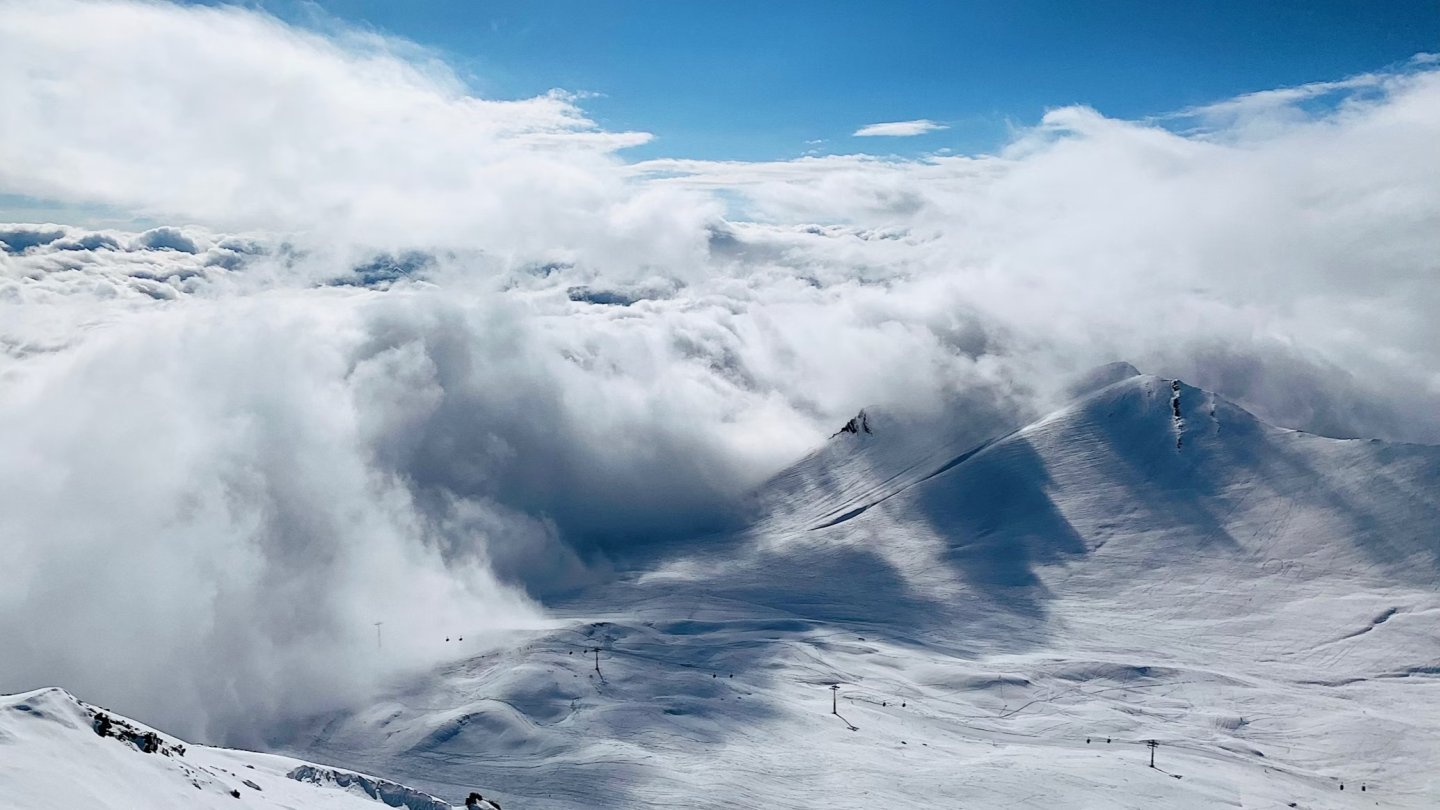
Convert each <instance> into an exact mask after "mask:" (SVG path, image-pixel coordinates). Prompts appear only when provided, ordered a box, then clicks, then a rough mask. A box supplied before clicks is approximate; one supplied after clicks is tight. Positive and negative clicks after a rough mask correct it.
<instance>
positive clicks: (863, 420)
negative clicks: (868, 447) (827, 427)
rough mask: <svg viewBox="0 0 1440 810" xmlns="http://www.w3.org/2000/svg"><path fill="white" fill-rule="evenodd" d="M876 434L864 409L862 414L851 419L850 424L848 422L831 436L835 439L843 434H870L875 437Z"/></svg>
mask: <svg viewBox="0 0 1440 810" xmlns="http://www.w3.org/2000/svg"><path fill="white" fill-rule="evenodd" d="M874 432H875V431H873V430H871V429H870V417H869V416H867V415H866V414H865V411H864V409H861V411H860V413H857V414H855V416H853V417H851V419H850V421H849V422H846V423H845V424H844V426H842V427H841V428H840V429H839V430H837V431H835V432H834V433H832V434H830V438H832V439H833V438H835V437H836V436H839V435H840V434H841V433H855V434H860V433H869V434H872V435H873V434H874Z"/></svg>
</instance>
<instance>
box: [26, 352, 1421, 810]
mask: <svg viewBox="0 0 1440 810" xmlns="http://www.w3.org/2000/svg"><path fill="white" fill-rule="evenodd" d="M1132 372H1133V369H1129V368H1128V367H1124V366H1116V367H1110V368H1109V369H1107V370H1104V371H1103V372H1102V373H1100V374H1099V375H1097V376H1096V377H1095V378H1093V379H1092V380H1090V381H1089V382H1088V383H1087V384H1086V385H1084V386H1082V387H1081V388H1080V390H1079V391H1078V392H1077V393H1081V394H1082V395H1081V396H1080V398H1079V399H1077V400H1076V401H1075V402H1074V403H1073V404H1071V405H1070V406H1069V407H1066V408H1064V409H1062V410H1060V411H1058V412H1056V413H1054V414H1052V415H1050V416H1049V417H1047V418H1045V419H1042V420H1040V421H1038V422H1035V423H1034V424H1030V425H1026V426H996V425H994V424H972V423H968V422H967V421H966V420H965V418H964V416H965V415H964V414H950V415H947V416H946V417H944V418H942V419H940V420H937V421H935V422H933V423H917V422H913V421H911V422H905V421H902V420H899V419H895V418H892V417H890V416H888V415H886V414H883V413H867V414H865V416H864V418H863V419H858V420H857V421H856V422H855V423H853V427H854V429H853V430H850V431H841V432H839V433H837V434H836V435H835V436H834V437H832V438H831V439H830V440H829V442H827V444H826V445H825V446H824V447H822V448H820V449H819V450H818V451H817V452H816V453H814V454H812V455H811V456H809V457H807V458H805V459H803V460H801V461H800V462H798V463H797V464H796V465H795V466H793V467H792V468H790V469H788V470H786V471H784V472H782V473H781V474H780V475H778V476H776V477H775V478H774V479H773V480H771V481H770V482H769V483H767V484H766V485H765V486H764V487H763V488H762V489H761V491H760V492H758V493H757V494H756V503H757V504H759V506H760V514H759V515H758V517H757V518H756V520H755V521H754V523H753V524H752V525H751V526H749V527H748V528H747V529H745V530H743V531H740V532H737V533H734V534H731V535H726V536H715V537H705V538H698V539H696V540H695V541H693V542H692V543H690V544H687V545H684V546H683V547H679V548H673V549H669V550H667V553H666V555H665V556H663V557H656V558H654V559H651V560H648V561H646V562H644V563H643V564H639V565H637V566H636V567H635V568H634V569H633V570H629V571H627V572H625V573H623V574H622V575H620V576H617V577H616V578H615V579H614V581H612V582H610V583H607V584H605V585H603V586H599V587H594V588H592V589H590V590H589V591H587V592H585V593H583V594H580V595H578V596H575V597H574V598H573V599H571V600H570V601H569V602H566V603H564V604H559V605H553V606H552V608H553V610H554V612H555V614H556V616H557V617H558V618H557V624H556V626H555V628H554V629H551V630H546V631H537V632H535V633H533V634H527V635H524V636H519V637H516V639H515V641H514V643H512V644H510V645H509V646H507V647H505V648H504V649H500V650H494V649H491V650H487V651H484V652H480V651H479V650H478V648H476V649H475V651H474V652H473V654H470V655H461V656H460V657H458V658H457V660H455V661H453V662H452V663H450V664H449V665H447V666H444V667H442V668H440V669H438V670H436V671H434V672H432V673H429V674H428V675H426V676H424V677H420V678H416V679H414V680H411V681H408V682H405V683H400V684H396V685H395V686H394V688H393V689H392V690H391V691H390V692H389V693H388V694H387V695H385V696H384V697H383V699H381V700H379V701H377V702H376V703H374V704H373V705H370V706H367V707H364V708H362V709H359V710H355V711H348V712H339V713H334V714H331V715H327V716H323V717H317V718H314V720H313V721H312V722H308V723H301V724H298V725H297V726H296V727H295V728H293V729H290V730H289V737H288V740H286V741H285V746H284V748H285V749H286V750H287V751H288V752H289V753H292V754H295V755H297V756H302V757H304V758H306V759H314V760H321V761H329V762H338V763H342V764H344V765H345V767H347V768H354V769H357V770H359V771H364V772H377V773H387V774H391V775H393V776H395V777H396V778H399V779H401V780H402V781H404V782H406V783H408V784H413V785H416V786H418V787H420V788H421V789H423V790H425V791H427V792H429V793H431V794H434V795H436V796H441V797H443V798H445V799H448V800H450V801H459V800H461V799H462V798H463V797H464V796H465V795H466V794H467V793H468V792H469V791H470V790H472V789H474V787H475V786H477V785H481V786H484V788H485V793H486V794H487V796H488V795H490V794H492V793H493V794H494V795H495V797H496V798H498V800H499V801H500V802H501V803H503V804H504V805H505V806H506V807H509V808H511V810H515V808H517V807H521V808H596V807H600V808H608V807H614V808H628V807H673V808H737V807H746V808H748V807H767V808H812V807H854V806H867V807H868V806H887V807H960V806H963V807H970V808H988V807H997V808H998V807H1032V808H1050V807H1093V808H1155V807H1167V808H1172V807H1173V808H1210V807H1300V808H1306V807H1309V808H1315V807H1325V808H1329V807H1337V808H1342V807H1375V806H1380V807H1407V808H1427V807H1435V806H1440V768H1437V767H1436V765H1435V763H1437V762H1440V636H1437V633H1436V620H1437V619H1440V586H1437V582H1440V541H1437V534H1436V529H1435V527H1436V526H1437V525H1440V494H1437V493H1440V448H1436V447H1426V446H1413V445H1394V444H1385V443H1382V442H1372V441H1355V440H1345V441H1342V440H1335V439H1327V438H1323V437H1318V436H1313V435H1307V434H1303V433H1298V432H1295V431H1288V430H1282V429H1278V428H1275V427H1272V426H1269V425H1266V424H1263V423H1262V422H1260V421H1258V420H1257V419H1255V418H1254V417H1253V416H1251V415H1250V414H1248V413H1246V412H1245V411H1244V410H1242V409H1240V408H1238V407H1237V406H1235V405H1233V404H1231V403H1228V402H1226V401H1225V400H1223V399H1222V398H1220V397H1216V396H1214V395H1212V394H1210V393H1207V392H1205V391H1201V390H1198V389H1195V388H1192V387H1189V386H1186V385H1184V384H1183V383H1179V382H1176V381H1171V380H1166V379H1161V378H1158V377H1150V376H1141V375H1137V374H1133V373H1132ZM867 426H868V428H869V430H866V427H867ZM478 621H480V620H477V623H478ZM832 686H838V687H839V689H838V691H835V692H833V693H832V689H831V687H832ZM832 701H834V702H833V704H832ZM22 705H23V706H24V707H25V708H21V706H22ZM832 705H833V707H834V709H833V710H832ZM92 722H93V720H92V719H91V718H90V710H89V709H88V708H86V707H84V706H83V704H79V703H78V702H76V701H74V699H73V698H70V697H69V696H68V695H64V693H61V692H58V691H48V692H40V693H31V694H29V695H24V696H19V697H18V698H11V699H8V700H7V702H6V703H4V704H3V707H0V806H15V807H25V808H31V807H50V806H72V805H75V804H81V805H93V806H115V807H126V806H145V807H168V806H176V807H205V806H210V805H211V804H218V805H220V806H232V805H230V804H228V802H233V801H234V798H233V797H231V796H230V794H229V793H228V791H230V790H237V789H238V790H239V791H240V792H241V795H242V798H243V799H244V800H245V801H246V802H249V803H251V804H255V803H259V804H260V806H276V807H299V806H304V807H330V806H335V807H352V806H353V807H360V806H366V805H365V803H367V802H371V804H369V805H368V806H374V805H373V801H372V800H371V799H370V798H369V797H368V796H366V795H365V791H364V785H365V784H369V785H371V786H372V792H375V793H382V791H380V790H379V789H375V788H374V786H375V785H377V784H379V783H378V782H377V781H375V780H369V781H366V782H359V781H357V780H359V779H361V777H355V776H350V775H348V772H340V771H334V770H333V769H330V770H327V769H318V766H317V769H316V770H305V766H304V764H303V763H302V762H300V761H299V760H295V759H289V758H285V757H276V756H268V755H261V754H245V753H241V752H233V751H221V750H216V749H204V748H198V747H195V748H190V749H188V750H187V752H186V755H185V756H184V757H183V758H180V757H173V756H172V757H166V756H164V755H163V754H148V755H147V754H143V753H140V752H138V751H137V750H135V748H134V746H132V745H130V744H127V743H123V742H120V741H117V740H114V739H104V738H101V737H100V736H97V735H96V734H94V733H93V732H92V730H91V729H92V727H93V726H92V725H91V724H92ZM142 728H143V727H142ZM1148 740H1155V741H1156V742H1157V744H1158V747H1157V748H1156V750H1155V752H1154V753H1155V764H1156V766H1157V767H1155V768H1151V767H1149V766H1148V762H1149V759H1148V758H1149V756H1150V750H1149V748H1148V746H1147V744H1146V741H1148ZM297 769H298V770H297ZM36 774H45V778H43V779H37V778H36V776H35V775H36ZM290 774H295V775H299V776H302V777H316V778H317V779H318V781H319V782H320V783H321V784H320V785H318V786H317V785H314V784H302V783H301V782H298V781H295V780H294V779H292V778H289V777H288V776H287V775H290ZM342 774H347V775H343V776H342ZM243 779H250V780H251V781H253V782H255V783H256V784H257V785H259V786H260V788H262V789H261V790H254V789H250V788H248V787H246V786H244V785H243V782H241V781H239V780H243ZM366 779H368V778H366ZM342 782H344V783H348V784H350V785H351V787H350V788H349V790H348V792H347V791H346V790H340V789H336V788H337V787H338V786H339V785H340V784H341V783H342ZM387 789H388V790H404V789H401V788H399V786H398V785H393V783H392V787H391V788H387ZM397 795H398V794H397ZM404 795H407V796H409V795H413V796H416V797H417V801H430V799H429V798H428V797H423V796H421V794H413V793H406V794H404ZM142 797H143V799H144V800H143V801H141V798H142ZM382 798H383V796H382ZM7 802H8V803H9V804H7ZM266 802H269V803H270V804H268V805H267V804H266ZM235 806H238V805H235Z"/></svg>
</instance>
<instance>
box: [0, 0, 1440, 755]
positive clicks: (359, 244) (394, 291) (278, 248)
mask: <svg viewBox="0 0 1440 810" xmlns="http://www.w3.org/2000/svg"><path fill="white" fill-rule="evenodd" d="M0 39H3V41H5V42H6V43H7V47H6V48H5V49H3V51H0V106H3V107H4V109H6V111H7V114H6V115H5V116H4V117H3V118H0V190H3V191H6V192H9V193H20V194H27V195H33V196H39V197H46V198H50V199H57V200H65V201H73V202H76V203H82V202H84V203H103V204H106V205H111V206H119V207H123V208H125V209H126V210H132V211H136V212H138V213H142V214H144V215H146V216H149V217H152V218H155V219H157V220H160V221H166V222H174V223H197V224H186V225H183V226H176V227H162V228H156V229H152V230H149V231H145V232H139V233H131V232H119V231H106V230H93V229H86V228H79V227H74V226H67V225H11V226H0V243H3V249H0V424H3V425H5V429H4V430H0V458H4V459H6V463H5V464H4V466H3V467H0V556H3V558H4V559H5V560H6V561H7V565H6V569H7V574H6V577H7V583H6V584H7V587H6V588H4V589H0V638H3V639H6V643H7V654H6V655H5V656H3V657H0V691H15V690H18V689H25V688H30V687H34V686H40V685H45V684H49V683H60V684H62V685H65V686H67V687H69V688H71V689H73V690H75V691H77V692H79V693H80V694H82V695H85V696H86V697H88V698H92V699H95V700H99V701H103V702H109V703H111V704H114V706H115V708H116V709H117V710H120V711H127V712H133V713H136V714H139V715H141V716H144V717H147V718H153V719H154V720H155V721H156V722H157V723H159V724H160V725H162V726H164V727H168V728H172V729H173V730H175V731H176V732H180V733H185V734H190V735H192V736H195V737H198V738H203V739H209V740H217V741H228V742H246V741H252V742H253V741H255V740H257V739H260V738H263V736H264V735H265V734H266V733H267V732H268V731H269V730H272V729H274V728H276V727H277V726H278V725H279V724H281V723H283V721H284V720H285V718H287V717H292V716H294V715H296V714H299V713H304V712H308V711H315V710H318V709H323V708H326V707H328V706H333V705H337V704H338V703H340V702H345V701H349V700H357V699H360V698H362V697H363V695H364V694H366V692H367V691H368V690H369V689H371V688H373V686H374V685H375V684H376V683H378V682H379V681H381V680H383V679H385V678H387V677H391V676H393V675H394V674H395V673H396V672H397V671H398V670H401V669H404V668H407V667H418V666H425V665H428V664H430V663H433V662H435V661H438V660H443V658H444V657H445V656H447V655H453V654H454V652H453V647H448V648H447V647H446V646H445V643H444V641H443V638H444V637H445V636H446V635H450V634H451V633H452V631H453V632H454V633H455V634H457V635H458V634H459V633H462V632H463V633H466V634H468V635H467V638H478V637H480V636H481V635H483V634H484V633H486V632H498V631H502V630H504V629H506V628H514V627H523V626H527V625H530V624H533V623H535V622H537V621H542V620H543V616H544V607H543V604H544V602H545V600H546V599H548V598H549V597H550V596H551V595H553V594H555V593H559V592H562V591H564V590H566V589H569V588H574V587H577V586H580V585H583V584H584V583H586V582H588V581H591V580H593V579H595V578H599V577H603V576H605V575H606V572H607V571H608V570H609V569H610V568H611V567H612V566H614V565H617V564H625V563H626V562H627V560H631V559H634V558H635V557H636V556H637V555H642V554H659V553H664V550H665V549H666V548H667V546H668V544H669V543H670V542H671V541H673V540H674V539H675V538H679V537H684V536H688V535H692V534H695V533H697V532H702V531H710V530H714V529H717V528H723V527H724V526H726V525H728V524H730V523H732V522H734V521H736V520H739V519H741V518H742V517H743V512H742V509H743V504H744V499H743V495H744V493H745V492H746V491H747V490H748V489H749V488H751V487H753V486H754V485H755V484H756V483H758V482H760V481H761V480H763V479H764V478H765V477H766V476H767V475H769V474H771V473H773V472H774V471H775V470H777V469H778V468H780V467H781V466H783V465H785V464H786V463H788V462H790V461H792V460H793V459H795V458H796V457H798V456H799V455H801V454H803V453H805V452H806V451H807V450H808V449H810V448H812V447H814V446H815V445H816V443H818V442H820V441H822V440H823V439H824V437H825V436H826V435H828V434H829V433H831V432H833V431H834V429H835V428H836V427H838V426H839V425H840V424H841V423H843V422H844V421H845V419H847V418H848V417H849V416H850V415H852V414H853V412H854V411H855V410H857V409H858V408H860V407H863V406H886V407H890V408H895V409H900V410H904V411H910V412H914V413H922V414H923V413H934V412H937V411H940V410H942V409H947V408H954V407H962V406H960V405H957V404H956V403H964V405H963V407H965V408H974V409H983V410H984V412H985V418H997V416H996V415H997V414H998V415H1000V416H1001V417H1003V418H1005V419H1007V420H1010V421H1014V422H1020V421H1024V420H1025V419H1028V418H1031V417H1033V416H1035V415H1038V414H1041V413H1043V412H1044V411H1045V410H1046V409H1047V408H1050V407H1053V406H1054V405H1056V404H1058V403H1059V402H1060V401H1061V400H1062V399H1063V396H1064V391H1065V388H1066V384H1067V382H1068V381H1069V379H1070V378H1071V377H1072V376H1073V375H1074V374H1075V373H1077V372H1079V371H1083V370H1084V369H1086V368H1088V367H1090V366H1093V365H1098V364H1101V363H1104V362H1109V361H1111V360H1115V359H1126V360H1130V361H1131V362H1134V363H1135V364H1136V365H1138V366H1139V367H1141V368H1142V369H1143V370H1146V371H1152V372H1156V373H1162V374H1170V375H1178V376H1183V377H1185V378H1186V379H1187V380H1188V381H1190V382H1192V383H1195V384H1199V385H1202V386H1206V387H1210V388H1213V389H1216V390H1218V391H1220V392H1222V393H1225V394H1227V395H1229V396H1231V397H1232V398H1235V399H1238V400H1239V401H1240V402H1242V403H1243V404H1245V405H1246V406H1248V407H1251V408H1252V409H1255V410H1256V411H1258V412H1260V413H1261V414H1262V415H1263V416H1265V417H1267V418H1269V419H1271V420H1272V421H1275V422H1277V423H1279V424H1282V425H1286V426H1290V427H1296V428H1302V429H1308V430H1316V431H1319V432H1324V433H1328V434H1332V435H1346V436H1376V437H1383V438H1391V439H1400V440H1407V441H1425V442H1440V356H1437V352H1436V350H1435V347H1436V346H1440V318H1437V317H1436V316H1437V314H1440V285H1437V284H1436V283H1435V281H1436V278H1437V275H1440V266H1437V259H1436V257H1437V256H1440V152H1437V150H1436V149H1435V148H1434V144H1436V143H1440V71H1437V70H1436V67H1435V65H1434V64H1433V62H1426V61H1423V60H1421V61H1417V62H1416V63H1414V64H1412V65H1408V66H1404V67H1402V68H1400V69H1396V70H1394V71H1390V72H1386V73H1377V74H1373V75H1369V76H1366V77H1360V78H1357V79H1349V80H1344V81H1337V82H1333V83H1327V84H1326V85H1324V86H1313V87H1309V88H1289V89H1278V90H1277V91H1275V92H1271V93H1266V94H1256V95H1253V96H1247V97H1245V98H1242V99H1235V100H1230V101H1222V102H1220V103H1217V104H1216V105H1213V106H1212V107H1209V108H1205V109H1201V110H1189V111H1185V112H1184V113H1183V115H1182V116H1180V117H1177V118H1172V119H1167V120H1164V121H1162V122H1159V123H1157V122H1152V121H1125V120H1117V119H1113V118H1108V117H1106V116H1104V115H1103V114H1101V113H1099V112H1097V111H1095V110H1091V109H1087V108H1083V107H1063V108H1059V109H1056V110H1053V111H1052V112H1050V113H1049V114H1047V115H1046V117H1045V118H1044V120H1042V121H1041V122H1040V123H1039V124H1037V125H1036V126H1034V127H1032V128H1030V129H1027V130H1024V131H1022V132H1019V133H1017V135H1016V137H1015V139H1014V141H1013V142H1012V143H1011V144H1009V145H1008V147H1007V148H1006V149H1004V150H1003V151H1001V152H1000V153H999V154H996V155H993V156H981V157H960V156H933V157H929V158H925V159H920V160H911V161H905V160H893V159H880V158H875V157H870V156H865V155H830V156H823V157H810V158H805V159H800V160H794V161H781V162H772V163H724V162H703V161H688V160H678V159H675V160H657V161H648V162H645V163H641V164H634V165H627V164H626V163H624V162H623V161H622V160H620V159H619V158H618V157H617V150H619V149H622V148H623V147H624V146H625V145H627V144H633V143H637V142H640V141H642V140H643V139H644V138H645V137H646V136H645V135H644V134H637V133H611V132H606V131H604V130H602V129H600V128H599V127H597V126H595V125H594V124H593V123H591V122H590V121H589V120H588V119H586V117H585V115H584V113H583V111H582V109H581V107H580V100H577V99H574V98H571V97H569V96H567V95H565V94H563V93H558V92H557V93H552V94H549V95H546V96H542V97H539V98H535V99H527V100H518V101H493V100H486V99H480V98H476V97H474V96H473V95H472V94H470V93H469V92H468V91H467V90H466V88H465V87H464V85H463V83H462V82H460V81H459V80H458V79H457V78H456V77H455V75H454V74H453V73H452V72H451V71H450V70H448V69H447V68H446V67H445V66H444V65H443V63H441V62H439V61H438V60H436V59H435V58H434V56H433V55H430V54H427V53H425V52H423V51H421V50H420V49H418V48H416V47H415V46H413V45H409V44H407V43H401V42H395V41H391V40H387V39H384V38H381V37H377V36H375V35H372V34H361V33H355V32H346V31H340V32H331V33H327V34H321V33H316V32H314V31H305V30H299V29H296V28H293V27H290V26H287V25H285V24H282V23H280V22H278V21H276V20H274V19H272V18H269V17H266V16H263V15H260V14H257V13H255V12H252V11H247V10H240V9H234V8H219V9H214V8H190V7H174V6H165V5H155V4H148V3H142V4H137V3H118V2H104V3H69V2H41V3H25V4H20V3H10V4H3V5H0ZM1317 100H1323V101H1324V103H1317ZM1162 123H1163V124H1164V126H1161V124H1162ZM377 621H383V622H384V625H383V626H382V628H381V629H382V633H383V635H384V648H383V651H382V650H377V644H376V638H375V626H374V622H377Z"/></svg>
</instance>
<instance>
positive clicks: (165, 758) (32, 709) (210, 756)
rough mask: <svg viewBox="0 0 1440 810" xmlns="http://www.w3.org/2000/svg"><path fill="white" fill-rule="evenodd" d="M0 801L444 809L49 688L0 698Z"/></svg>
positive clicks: (157, 808)
mask: <svg viewBox="0 0 1440 810" xmlns="http://www.w3.org/2000/svg"><path fill="white" fill-rule="evenodd" d="M98 715H103V716H107V717H110V718H113V722H115V723H117V724H118V723H124V724H127V725H128V726H130V727H132V729H133V731H134V733H135V734H136V735H140V734H145V733H147V732H148V733H152V734H157V735H159V739H160V745H159V750H158V751H153V752H150V753H147V752H145V751H143V750H142V748H141V746H140V745H137V744H136V743H135V742H133V741H132V740H131V739H121V738H118V737H116V736H102V735H100V734H98V733H97V732H96V717H97V716H98ZM235 794H239V795H238V796H237V795H235ZM237 799H239V800H240V801H236V800H237ZM0 807H6V808H10V807H13V808H24V810H44V809H46V808H80V807H86V808H149V809H150V810H170V808H174V809H175V810H189V809H190V808H225V810H235V809H236V808H242V807H245V808H276V809H277V810H295V809H296V808H307V810H308V809H310V808H313V809H314V810H365V808H370V810H375V808H383V807H399V808H405V810H448V808H450V805H449V804H447V803H445V802H442V801H440V800H438V799H436V798H434V797H432V796H428V795H426V794H424V793H421V792H420V791H417V790H412V789H410V788H406V787H403V786H401V785H397V784H395V783H392V782H387V781H385V780H383V779H376V778H374V777H369V776H364V775H361V774H356V773H352V772H349V771H345V770H341V769H336V768H330V767H327V766H323V765H313V764H311V763H307V762H302V761H300V760H296V759H291V758H290V757H282V756H275V755H272V754H256V753H250V752H246V751H233V750H227V749H223V748H208V747H205V746H200V745H188V744H185V743H181V742H180V741H178V740H176V739H175V738H174V737H171V736H169V735H166V734H163V733H161V732H157V731H156V730H155V729H152V728H150V727H149V726H146V725H144V724H141V723H137V722H135V721H133V720H129V719H128V718H123V717H119V716H118V715H114V714H111V713H109V712H105V711H104V710H102V709H98V708H96V707H93V706H89V705H87V704H85V703H82V702H80V701H79V700H77V699H76V698H75V697H73V696H72V695H70V694H69V693H68V692H65V691H64V690H62V689H53V688H52V689H38V690H35V691H32V692H25V693H22V694H17V695H7V696H4V697H0ZM481 807H482V808H485V810H492V808H493V805H489V804H484V805H481Z"/></svg>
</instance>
